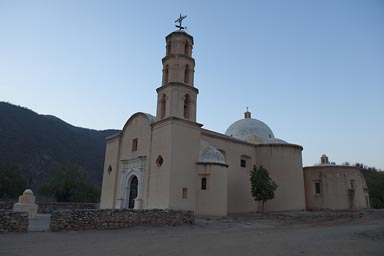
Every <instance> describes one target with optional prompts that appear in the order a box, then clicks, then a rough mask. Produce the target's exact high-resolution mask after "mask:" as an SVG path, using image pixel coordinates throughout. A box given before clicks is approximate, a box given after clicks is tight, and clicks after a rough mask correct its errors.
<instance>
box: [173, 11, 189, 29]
mask: <svg viewBox="0 0 384 256" xmlns="http://www.w3.org/2000/svg"><path fill="white" fill-rule="evenodd" d="M185 18H187V15H185V16H182V15H181V13H180V17H179V18H178V19H177V20H175V23H177V22H179V25H176V27H177V28H179V30H182V29H187V27H186V26H185V27H183V26H182V25H181V23H182V22H183V19H185Z"/></svg>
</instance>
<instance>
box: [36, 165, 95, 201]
mask: <svg viewBox="0 0 384 256" xmlns="http://www.w3.org/2000/svg"><path fill="white" fill-rule="evenodd" d="M39 195H43V196H47V197H54V198H55V200H56V201H57V202H84V203H85V202H87V203H95V202H98V200H99V191H98V189H97V188H96V187H95V186H94V185H93V184H92V183H90V182H88V181H87V180H86V176H85V174H84V172H83V171H82V169H81V168H80V167H78V166H76V165H62V166H60V167H58V168H56V169H54V170H53V171H52V172H51V174H50V176H49V177H48V180H47V182H46V183H44V184H43V185H42V186H41V187H40V188H39Z"/></svg>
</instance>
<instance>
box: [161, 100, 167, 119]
mask: <svg viewBox="0 0 384 256" xmlns="http://www.w3.org/2000/svg"><path fill="white" fill-rule="evenodd" d="M166 101H167V96H165V94H163V96H162V97H161V100H160V118H164V117H165V106H166Z"/></svg>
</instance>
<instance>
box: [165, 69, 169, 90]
mask: <svg viewBox="0 0 384 256" xmlns="http://www.w3.org/2000/svg"><path fill="white" fill-rule="evenodd" d="M168 76H169V66H168V65H167V66H165V69H164V85H167V83H168Z"/></svg>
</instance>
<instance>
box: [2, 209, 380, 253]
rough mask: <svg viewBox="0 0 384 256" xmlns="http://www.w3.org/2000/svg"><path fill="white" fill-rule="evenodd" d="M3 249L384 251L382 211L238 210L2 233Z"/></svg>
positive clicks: (15, 251)
mask: <svg viewBox="0 0 384 256" xmlns="http://www.w3.org/2000/svg"><path fill="white" fill-rule="evenodd" d="M0 255H4V256H16V255H18V256H19V255H26V256H34V255H68V256H69V255H71V256H72V255H81V256H88V255H89V256H97V255H151V256H153V255H156V256H161V255H183V256H187V255H214V256H215V255H217V256H223V255H284V256H287V255H346V256H347V255H348V256H350V255H380V256H383V255H384V215H383V214H368V215H367V214H365V215H364V216H363V215H359V214H354V215H353V216H339V215H338V216H333V215H329V214H328V215H326V216H322V215H320V216H319V215H316V216H314V215H308V214H304V215H303V214H302V213H293V214H292V213H289V214H275V215H268V216H263V217H262V216H259V215H243V216H241V215H239V216H231V217H229V218H226V219H219V220H212V219H197V220H196V223H195V224H194V225H190V226H177V227H134V228H129V229H117V230H92V231H67V232H29V233H8V234H1V235H0Z"/></svg>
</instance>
